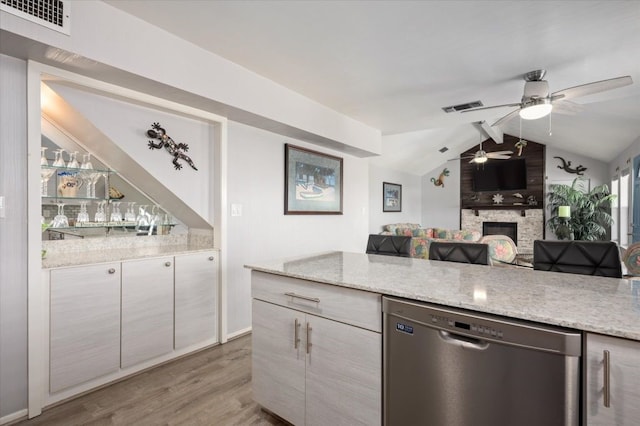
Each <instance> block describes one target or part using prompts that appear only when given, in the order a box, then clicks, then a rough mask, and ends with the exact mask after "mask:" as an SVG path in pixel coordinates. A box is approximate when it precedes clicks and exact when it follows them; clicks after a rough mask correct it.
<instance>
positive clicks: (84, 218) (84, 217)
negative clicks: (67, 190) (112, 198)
mask: <svg viewBox="0 0 640 426" xmlns="http://www.w3.org/2000/svg"><path fill="white" fill-rule="evenodd" d="M76 222H78V223H86V222H89V213H88V212H87V201H80V213H78V218H77V219H76Z"/></svg>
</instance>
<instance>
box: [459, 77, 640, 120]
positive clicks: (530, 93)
mask: <svg viewBox="0 0 640 426" xmlns="http://www.w3.org/2000/svg"><path fill="white" fill-rule="evenodd" d="M546 73H547V71H546V70H535V71H530V72H528V73H526V74H524V75H523V76H522V77H523V79H524V81H525V83H524V94H523V95H522V100H521V101H520V102H517V103H511V104H503V105H493V106H487V107H480V108H473V109H467V110H464V111H462V112H474V111H480V110H484V109H491V108H503V107H518V109H516V110H514V111H511V112H510V113H509V114H507V115H505V116H504V117H502V118H500V119H499V120H498V121H496V122H495V123H493V124H492V126H496V125H499V124H501V123H503V122H506V121H508V120H510V119H512V118H513V117H515V116H516V115H520V117H521V118H523V119H525V120H536V119H538V118H542V117H544V116H546V115H548V114H550V113H551V110H552V109H553V108H554V106H559V107H561V108H562V107H564V109H565V110H568V111H571V110H576V109H578V108H579V105H578V104H574V103H572V102H568V99H572V98H577V97H579V96H586V95H591V94H593V93H598V92H604V91H607V90H612V89H617V88H618V87H623V86H628V85H630V84H632V83H633V80H632V79H631V77H630V76H628V75H626V76H623V77H616V78H611V79H608V80H602V81H595V82H592V83H587V84H582V85H580V86H574V87H569V88H567V89H563V90H559V91H557V92H553V93H551V94H549V83H548V82H547V81H546V80H543V79H544V76H545V74H546ZM556 104H558V105H556ZM561 108H559V109H558V112H562V111H561Z"/></svg>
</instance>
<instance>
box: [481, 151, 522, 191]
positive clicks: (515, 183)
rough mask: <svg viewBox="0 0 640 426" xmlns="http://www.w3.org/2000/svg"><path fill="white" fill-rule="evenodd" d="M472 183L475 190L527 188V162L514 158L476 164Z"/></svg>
mask: <svg viewBox="0 0 640 426" xmlns="http://www.w3.org/2000/svg"><path fill="white" fill-rule="evenodd" d="M472 183H473V190H474V191H475V192H484V191H516V190H521V189H527V163H526V161H525V159H524V158H513V159H510V160H489V161H487V162H486V163H484V164H478V165H474V168H473V181H472Z"/></svg>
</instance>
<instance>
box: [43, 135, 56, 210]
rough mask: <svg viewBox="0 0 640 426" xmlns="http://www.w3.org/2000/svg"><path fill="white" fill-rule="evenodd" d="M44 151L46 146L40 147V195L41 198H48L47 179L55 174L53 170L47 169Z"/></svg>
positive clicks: (47, 163) (47, 162) (47, 164)
mask: <svg viewBox="0 0 640 426" xmlns="http://www.w3.org/2000/svg"><path fill="white" fill-rule="evenodd" d="M46 150H47V147H46V146H42V147H40V195H41V196H43V197H47V196H48V187H49V179H51V176H53V174H54V173H55V169H50V168H49V161H47V157H46V155H45V151H46ZM42 167H44V169H43V168H42Z"/></svg>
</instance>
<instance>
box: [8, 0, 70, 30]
mask: <svg viewBox="0 0 640 426" xmlns="http://www.w3.org/2000/svg"><path fill="white" fill-rule="evenodd" d="M70 3H71V1H69V0H0V10H2V11H4V12H7V13H11V14H12V15H15V16H19V17H20V18H23V19H26V20H28V21H31V22H35V23H36V24H39V25H42V26H45V27H47V28H51V29H52V30H56V31H59V32H61V33H64V34H70V31H69V21H70V17H71V13H70V10H69V8H70V6H71V4H70Z"/></svg>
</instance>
